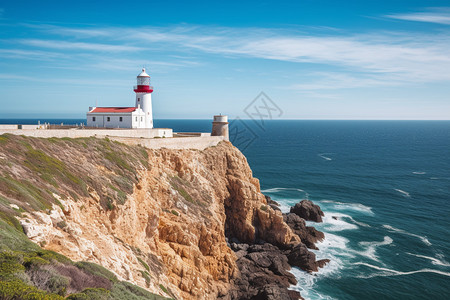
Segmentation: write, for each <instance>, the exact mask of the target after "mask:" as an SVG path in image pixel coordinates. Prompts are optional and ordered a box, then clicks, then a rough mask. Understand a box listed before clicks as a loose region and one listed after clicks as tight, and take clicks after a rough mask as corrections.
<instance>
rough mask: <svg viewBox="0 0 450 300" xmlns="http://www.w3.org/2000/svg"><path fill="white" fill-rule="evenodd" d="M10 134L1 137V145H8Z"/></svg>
mask: <svg viewBox="0 0 450 300" xmlns="http://www.w3.org/2000/svg"><path fill="white" fill-rule="evenodd" d="M10 136H11V135H10V134H2V135H0V144H6V142H8V141H9V138H10Z"/></svg>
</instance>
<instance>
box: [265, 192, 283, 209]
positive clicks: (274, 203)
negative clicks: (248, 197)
mask: <svg viewBox="0 0 450 300" xmlns="http://www.w3.org/2000/svg"><path fill="white" fill-rule="evenodd" d="M264 197H266V201H267V204H268V205H269V206H270V207H272V209H273V210H279V211H281V209H280V204H279V203H278V202H277V201H275V200H272V198H270V196H267V195H264Z"/></svg>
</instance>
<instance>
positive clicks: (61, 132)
mask: <svg viewBox="0 0 450 300" xmlns="http://www.w3.org/2000/svg"><path fill="white" fill-rule="evenodd" d="M2 126H5V125H2ZM8 126H11V125H8ZM16 126H17V125H16ZM23 126H26V125H23ZM33 126H36V125H33ZM4 133H11V134H16V135H25V136H31V137H43V138H51V137H55V138H63V137H69V138H80V137H91V136H97V137H105V136H111V137H112V136H119V137H134V138H154V137H163V136H165V137H172V136H173V132H172V129H170V128H153V129H77V128H73V129H28V128H26V129H11V128H9V129H4V128H3V127H0V134H4Z"/></svg>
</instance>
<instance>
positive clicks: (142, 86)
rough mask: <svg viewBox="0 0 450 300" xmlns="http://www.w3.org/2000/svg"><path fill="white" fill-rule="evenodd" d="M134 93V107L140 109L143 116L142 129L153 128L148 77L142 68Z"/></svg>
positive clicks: (150, 89) (151, 90) (150, 87)
mask: <svg viewBox="0 0 450 300" xmlns="http://www.w3.org/2000/svg"><path fill="white" fill-rule="evenodd" d="M134 92H135V93H136V107H137V108H139V107H140V108H141V109H142V110H143V112H144V114H145V118H144V119H145V124H144V128H153V114H152V92H153V87H152V86H151V85H150V76H149V75H148V74H147V73H146V72H145V68H142V72H141V73H140V74H139V75H138V76H137V85H136V86H135V87H134Z"/></svg>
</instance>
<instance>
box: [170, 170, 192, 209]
mask: <svg viewBox="0 0 450 300" xmlns="http://www.w3.org/2000/svg"><path fill="white" fill-rule="evenodd" d="M183 184H185V182H183V180H182V179H181V178H180V177H178V176H174V177H172V178H171V180H170V185H171V186H172V187H173V189H174V190H176V191H177V192H178V193H179V194H180V195H181V196H182V197H183V198H184V200H186V201H188V202H190V203H193V204H196V201H194V199H192V197H191V195H189V193H188V192H186V190H185V189H184V188H183V187H182V185H183Z"/></svg>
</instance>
